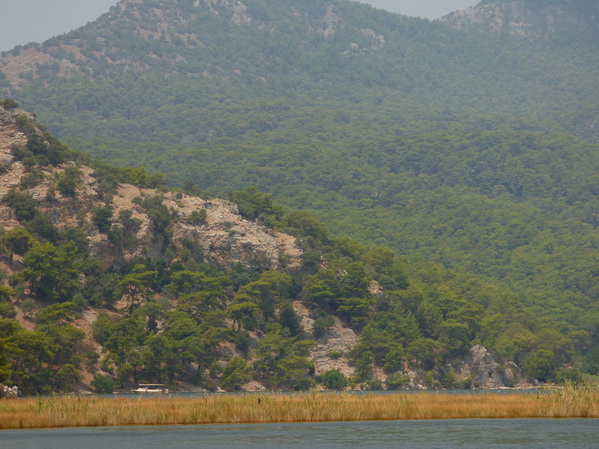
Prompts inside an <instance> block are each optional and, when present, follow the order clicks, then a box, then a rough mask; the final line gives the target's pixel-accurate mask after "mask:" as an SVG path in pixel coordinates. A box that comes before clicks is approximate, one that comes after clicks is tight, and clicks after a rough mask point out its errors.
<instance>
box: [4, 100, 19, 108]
mask: <svg viewBox="0 0 599 449" xmlns="http://www.w3.org/2000/svg"><path fill="white" fill-rule="evenodd" d="M2 107H3V108H4V109H16V108H18V107H19V103H17V102H16V101H15V100H13V99H12V98H5V99H4V100H2Z"/></svg>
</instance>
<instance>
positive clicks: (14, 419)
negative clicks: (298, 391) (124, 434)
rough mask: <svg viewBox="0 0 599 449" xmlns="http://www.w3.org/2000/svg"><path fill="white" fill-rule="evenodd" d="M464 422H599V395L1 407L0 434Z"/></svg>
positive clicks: (18, 403)
mask: <svg viewBox="0 0 599 449" xmlns="http://www.w3.org/2000/svg"><path fill="white" fill-rule="evenodd" d="M258 399H260V401H258ZM463 418H599V391H597V390H592V389H577V388H568V389H563V390H556V391H553V392H549V393H541V394H473V395H459V394H458V395H449V394H426V393H422V394H401V393H398V394H391V395H377V394H365V395H356V394H326V393H324V394H323V393H313V394H310V393H308V394H303V395H264V396H257V395H245V396H209V397H200V398H181V397H172V398H171V397H155V398H145V397H141V398H116V399H111V398H99V397H57V398H44V399H22V400H12V401H8V400H4V401H0V429H27V428H43V427H82V426H133V425H176V424H215V423H228V424H241V423H281V422H324V421H372V420H405V419H463Z"/></svg>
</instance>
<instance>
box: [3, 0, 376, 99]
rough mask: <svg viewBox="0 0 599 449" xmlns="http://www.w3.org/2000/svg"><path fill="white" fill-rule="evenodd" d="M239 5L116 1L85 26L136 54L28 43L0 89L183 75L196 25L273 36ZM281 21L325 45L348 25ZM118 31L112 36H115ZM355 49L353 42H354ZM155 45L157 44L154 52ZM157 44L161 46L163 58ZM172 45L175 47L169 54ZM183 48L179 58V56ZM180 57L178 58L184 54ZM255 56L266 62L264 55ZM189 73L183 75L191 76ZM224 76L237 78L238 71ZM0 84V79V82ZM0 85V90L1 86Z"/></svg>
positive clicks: (88, 44)
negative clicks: (131, 46)
mask: <svg viewBox="0 0 599 449" xmlns="http://www.w3.org/2000/svg"><path fill="white" fill-rule="evenodd" d="M246 3H247V2H245V3H244V2H243V1H237V0H196V1H194V2H193V3H190V2H171V3H168V4H162V3H149V2H145V1H144V0H122V1H121V2H119V3H118V4H117V5H115V6H113V7H112V8H111V9H110V11H109V12H107V13H106V14H104V15H102V16H101V17H100V18H99V19H98V20H96V21H94V22H92V23H90V24H88V25H86V27H92V28H94V29H95V31H96V33H98V34H99V35H101V36H104V35H108V36H109V35H111V34H112V33H114V32H115V30H116V29H119V30H126V32H127V33H130V34H129V37H128V40H134V41H137V42H138V46H139V47H140V48H143V49H144V50H143V51H141V52H139V53H138V54H137V55H135V56H132V55H124V54H122V53H121V52H120V51H119V49H118V47H117V46H115V45H113V44H112V43H111V38H105V37H97V38H95V39H93V40H91V41H90V40H87V39H86V38H82V37H80V36H79V33H78V32H77V31H75V32H72V33H68V34H66V35H64V36H60V37H56V38H53V39H50V40H48V41H46V42H44V43H43V44H29V45H26V46H22V47H21V46H19V47H17V48H16V49H14V50H12V51H10V52H5V53H3V55H2V58H0V76H1V77H0V88H2V87H4V88H5V90H6V93H7V94H9V95H12V94H13V90H18V89H21V88H23V87H25V86H27V85H28V84H30V83H31V82H32V81H34V80H36V79H40V78H41V79H46V78H47V77H51V76H59V77H67V78H71V77H77V76H91V77H96V76H102V73H103V71H104V69H103V68H102V67H103V66H104V67H111V68H117V69H120V70H123V71H136V72H140V71H144V70H146V69H148V68H150V67H151V66H152V65H158V66H161V67H169V69H168V71H169V72H172V73H176V72H181V71H182V72H186V69H185V65H186V64H187V63H189V62H190V61H189V53H187V51H192V52H201V51H202V50H203V49H205V47H206V45H205V44H204V41H205V40H206V35H204V34H203V33H205V31H204V30H203V27H202V24H203V22H204V21H206V20H208V19H210V20H217V21H219V22H221V24H222V26H234V27H239V28H249V29H255V30H257V31H261V32H267V33H268V32H273V33H276V32H277V31H278V30H279V25H278V24H276V23H272V22H270V21H269V19H268V13H263V12H261V10H260V8H258V9H256V7H255V5H254V6H253V7H252V8H251V7H250V5H249V4H247V5H246ZM277 7H278V8H281V9H282V11H284V14H285V15H286V16H288V17H289V20H290V21H291V23H293V26H297V27H301V28H302V29H304V30H305V32H306V33H308V34H318V35H320V36H322V38H324V39H329V38H332V37H333V36H335V35H336V34H338V33H339V32H340V31H346V30H347V29H348V28H350V25H349V24H348V23H347V22H346V20H345V19H344V17H343V13H342V12H341V11H340V8H339V7H338V5H336V4H335V2H331V3H325V4H323V5H319V6H318V8H315V9H314V10H311V9H309V8H308V9H307V10H304V9H305V8H300V7H296V6H294V5H292V4H285V5H283V4H281V5H277ZM121 32H123V31H119V33H121ZM353 32H354V35H355V40H356V42H352V41H348V42H346V43H345V49H344V50H342V52H341V54H343V55H348V54H350V53H355V52H357V51H358V52H360V51H379V50H380V49H382V48H383V47H384V46H385V37H384V36H383V35H382V34H379V33H377V32H376V31H375V30H372V29H366V28H364V29H353ZM357 42H359V43H357ZM155 44H157V45H155ZM162 45H166V46H169V45H170V47H168V51H165V48H164V47H161V46H162ZM177 45H179V47H177ZM182 48H185V52H183V53H182V52H181V49H182ZM184 53H185V54H184ZM261 57H264V58H270V57H271V56H269V55H262V56H261ZM223 70H224V69H223V68H222V67H216V66H215V67H212V68H211V69H210V70H208V71H205V72H204V75H205V76H213V75H217V76H222V77H228V76H230V75H231V73H226V71H223ZM193 72H194V70H192V71H191V73H193ZM232 73H235V74H237V75H239V74H241V71H240V70H239V69H234V70H233V71H232ZM2 78H4V79H2ZM2 82H4V85H3V84H2Z"/></svg>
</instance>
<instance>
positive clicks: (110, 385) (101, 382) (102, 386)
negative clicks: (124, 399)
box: [92, 374, 114, 394]
mask: <svg viewBox="0 0 599 449" xmlns="http://www.w3.org/2000/svg"><path fill="white" fill-rule="evenodd" d="M92 387H94V389H95V390H96V393H98V394H112V393H113V392H114V379H113V378H112V377H109V376H102V375H101V374H96V375H95V376H94V380H92Z"/></svg>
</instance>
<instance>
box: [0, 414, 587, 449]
mask: <svg viewBox="0 0 599 449" xmlns="http://www.w3.org/2000/svg"><path fill="white" fill-rule="evenodd" d="M153 447H156V448H192V447H193V448H219V449H241V448H243V449H254V448H256V449H276V448H286V449H299V448H318V449H327V448H346V447H347V448H370V449H385V448H406V449H407V448H415V449H416V448H418V449H435V448H443V449H446V448H451V449H484V448H501V449H512V448H513V449H515V448H526V449H554V448H555V449H558V448H559V449H562V448H568V449H597V448H599V421H598V420H592V419H589V420H583V419H569V420H545V419H541V420H533V419H518V420H512V419H508V420H451V421H388V422H378V421H377V422H354V423H322V424H320V423H319V424H268V425H219V426H215V425H204V426H173V427H121V428H111V427H110V428H109V427H101V428H81V429H52V430H18V431H12V430H11V431H1V432H0V448H2V449H12V448H19V449H29V448H32V449H33V448H35V449H40V448H43V449H46V448H47V449H54V448H56V449H59V448H60V449H81V448H83V449H99V448H111V449H117V448H127V449H129V448H131V449H137V448H139V449H141V448H153Z"/></svg>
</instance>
